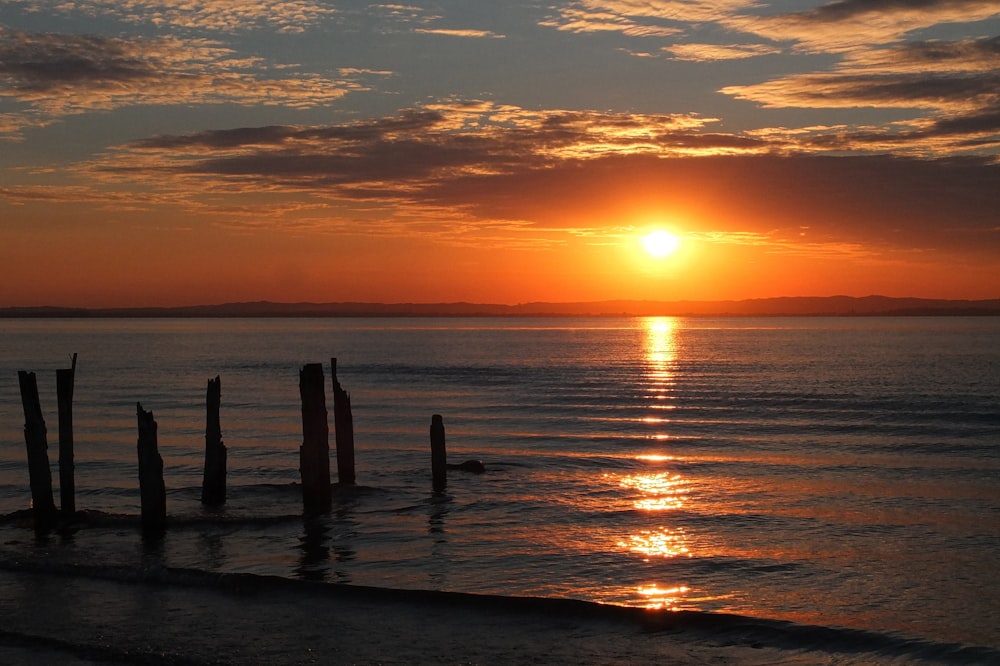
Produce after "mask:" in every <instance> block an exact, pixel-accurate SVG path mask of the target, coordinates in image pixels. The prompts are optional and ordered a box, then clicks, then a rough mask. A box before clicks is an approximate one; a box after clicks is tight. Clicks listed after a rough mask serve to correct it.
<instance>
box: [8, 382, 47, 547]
mask: <svg viewBox="0 0 1000 666" xmlns="http://www.w3.org/2000/svg"><path fill="white" fill-rule="evenodd" d="M17 379H18V383H19V384H20V387H21V405H22V406H23V407H24V443H25V445H26V446H27V449H28V477H29V480H30V484H31V510H32V517H33V518H34V521H35V529H36V530H47V529H49V528H50V527H52V526H53V524H55V520H56V505H55V502H54V501H53V500H52V470H51V469H50V468H49V453H48V451H49V445H48V441H47V439H46V430H45V419H44V418H43V417H42V406H41V403H39V401H38V382H37V380H36V379H35V373H33V372H25V371H24V370H20V371H18V373H17Z"/></svg>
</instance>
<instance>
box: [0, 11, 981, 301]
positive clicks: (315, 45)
mask: <svg viewBox="0 0 1000 666" xmlns="http://www.w3.org/2000/svg"><path fill="white" fill-rule="evenodd" d="M37 4H38V3H34V4H33V3H28V2H20V1H14V2H10V3H4V4H3V5H2V6H0V221H2V223H0V307H3V306H32V305H60V306H85V307H88V306H89V307H102V306H103V307H114V306H142V305H189V304H209V303H221V302H231V301H253V300H272V301H315V302H327V301H384V302H443V301H476V302H494V303H520V302H528V301H592V300H605V299H652V300H723V299H743V298H761V297H770V296H788V295H811V296H823V295H833V294H847V295H854V296H864V295H869V294H883V295H888V296H919V297H934V298H966V299H980V298H983V299H985V298H998V297H1000V158H998V155H1000V152H998V146H1000V93H998V92H997V91H998V90H1000V79H998V78H997V72H1000V47H998V39H1000V37H996V36H995V35H997V34H998V33H1000V8H998V7H997V6H996V3H989V2H982V1H978V0H963V1H960V2H954V1H950V2H944V1H943V0H941V1H938V2H935V1H931V2H928V3H921V6H920V7H909V6H906V5H905V3H874V4H873V3H867V4H866V3H858V2H850V1H848V2H839V3H830V4H825V3H823V2H806V3H801V5H802V6H801V7H800V8H798V9H796V10H795V11H792V12H789V11H788V10H786V9H783V7H784V4H785V3H762V4H758V5H756V6H754V5H753V4H752V3H750V2H749V0H727V2H721V3H718V2H717V3H708V2H700V1H699V2H686V3H676V2H672V1H671V0H661V1H654V2H650V3H630V2H618V1H616V0H607V1H601V0H587V1H585V2H563V3H559V2H557V3H551V6H549V7H548V8H547V9H541V8H539V7H538V6H537V5H535V4H533V3H511V4H510V5H509V6H508V5H504V6H503V7H499V6H497V7H492V9H491V10H490V11H487V10H486V5H483V6H478V5H477V6H470V5H469V4H467V3H457V2H456V3H448V2H446V3H443V4H442V3H438V4H435V5H434V7H431V6H429V5H428V6H426V7H425V6H424V4H423V3H419V2H418V3H412V4H408V5H406V6H405V7H404V6H403V5H372V4H370V3H360V2H345V3H338V4H337V6H336V7H333V6H332V5H330V4H329V3H320V2H312V1H311V0H296V1H295V2H290V3H263V2H260V3H258V2H248V3H245V4H241V5H239V6H238V7H237V5H233V4H231V3H219V2H209V3H203V4H201V5H199V6H197V7H194V6H191V7H186V6H183V5H177V4H176V3H168V2H166V1H165V0H134V1H133V2H131V3H125V4H122V5H119V4H116V3H110V2H106V1H104V0H86V1H81V2H79V3H73V4H67V3H55V2H52V3H47V2H45V1H44V0H43V1H42V2H41V4H42V5H45V6H46V7H47V11H46V12H39V11H36V10H37V9H39V7H38V6H37ZM473 4H475V3H473ZM152 15H156V16H159V17H160V19H159V20H158V22H155V23H154V22H150V21H149V16H152ZM655 228H663V229H668V230H670V231H672V232H673V233H674V234H676V235H677V236H678V238H679V239H680V242H681V244H680V248H679V249H678V251H677V252H675V253H673V254H671V255H669V256H667V257H663V258H658V259H654V258H652V257H650V256H648V254H646V253H644V252H643V250H642V245H641V237H642V236H643V235H644V234H645V233H648V232H649V231H650V230H652V229H655Z"/></svg>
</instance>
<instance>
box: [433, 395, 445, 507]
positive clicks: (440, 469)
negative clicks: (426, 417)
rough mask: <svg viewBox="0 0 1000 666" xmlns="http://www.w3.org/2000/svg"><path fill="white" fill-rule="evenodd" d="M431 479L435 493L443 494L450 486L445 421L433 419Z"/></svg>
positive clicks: (437, 415) (436, 416) (437, 416)
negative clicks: (445, 443) (445, 442)
mask: <svg viewBox="0 0 1000 666" xmlns="http://www.w3.org/2000/svg"><path fill="white" fill-rule="evenodd" d="M431 477H432V482H433V488H434V492H436V493H440V492H443V491H444V489H445V487H446V486H447V485H448V453H447V451H446V450H445V445H444V419H442V418H441V415H440V414H434V415H433V416H432V417H431Z"/></svg>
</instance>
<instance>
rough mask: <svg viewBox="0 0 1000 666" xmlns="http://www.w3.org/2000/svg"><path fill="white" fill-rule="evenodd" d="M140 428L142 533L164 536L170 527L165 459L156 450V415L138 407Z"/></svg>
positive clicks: (137, 405) (138, 447) (136, 409)
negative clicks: (164, 476)
mask: <svg viewBox="0 0 1000 666" xmlns="http://www.w3.org/2000/svg"><path fill="white" fill-rule="evenodd" d="M135 411H136V417H137V419H138V426H139V440H138V444H137V449H138V452H139V497H140V499H141V501H142V531H143V533H145V534H146V535H150V536H155V535H159V534H162V533H163V531H164V530H165V529H166V526H167V489H166V487H165V486H164V484H163V458H161V457H160V452H159V451H158V450H157V444H156V421H154V420H153V412H147V411H145V410H143V408H142V404H140V403H136V404H135Z"/></svg>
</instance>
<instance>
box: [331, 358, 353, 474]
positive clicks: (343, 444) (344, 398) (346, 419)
mask: <svg viewBox="0 0 1000 666" xmlns="http://www.w3.org/2000/svg"><path fill="white" fill-rule="evenodd" d="M330 368H331V372H332V374H333V431H334V436H335V438H336V443H337V480H338V481H339V482H340V484H341V485H353V484H354V417H353V416H352V415H351V394H350V393H348V392H347V391H345V390H344V389H343V388H342V387H341V386H340V382H339V381H337V359H335V358H331V359H330Z"/></svg>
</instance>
